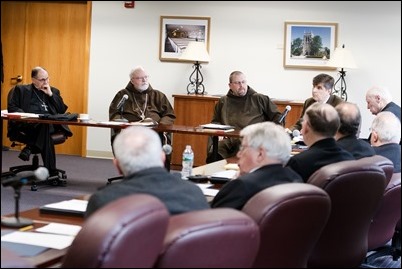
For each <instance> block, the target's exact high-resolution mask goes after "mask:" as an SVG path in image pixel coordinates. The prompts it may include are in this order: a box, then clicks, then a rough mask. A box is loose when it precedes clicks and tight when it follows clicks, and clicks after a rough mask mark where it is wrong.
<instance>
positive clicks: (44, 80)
mask: <svg viewBox="0 0 402 269" xmlns="http://www.w3.org/2000/svg"><path fill="white" fill-rule="evenodd" d="M34 79H36V80H38V81H40V82H42V83H45V82H46V81H48V80H49V77H47V78H41V79H39V78H34Z"/></svg>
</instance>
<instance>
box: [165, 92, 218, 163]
mask: <svg viewBox="0 0 402 269" xmlns="http://www.w3.org/2000/svg"><path fill="white" fill-rule="evenodd" d="M173 98H174V111H175V114H176V117H177V118H176V120H175V124H178V125H188V126H198V125H200V124H205V123H209V122H211V119H212V115H213V114H214V107H215V104H216V102H218V100H219V98H220V97H218V96H210V95H194V94H189V95H187V94H183V95H182V94H175V95H173ZM207 142H208V137H207V136H201V135H184V134H173V152H172V161H171V162H172V166H181V158H182V153H183V150H184V148H185V147H186V145H191V147H192V148H193V151H194V166H200V165H204V164H205V163H206V162H205V160H206V158H207Z"/></svg>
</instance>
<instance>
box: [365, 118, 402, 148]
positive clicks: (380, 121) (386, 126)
mask: <svg viewBox="0 0 402 269" xmlns="http://www.w3.org/2000/svg"><path fill="white" fill-rule="evenodd" d="M371 131H375V132H376V133H377V135H378V139H379V141H380V142H381V143H382V144H388V143H399V141H400V140H401V122H400V121H399V119H398V117H397V116H395V114H394V113H392V112H389V111H383V112H380V113H378V114H377V116H376V117H375V118H374V120H373V123H372V124H371Z"/></svg>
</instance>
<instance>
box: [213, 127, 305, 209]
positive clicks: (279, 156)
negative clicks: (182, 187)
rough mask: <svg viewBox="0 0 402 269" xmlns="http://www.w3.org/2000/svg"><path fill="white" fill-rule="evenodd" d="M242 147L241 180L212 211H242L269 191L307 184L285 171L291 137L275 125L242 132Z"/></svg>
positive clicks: (232, 183)
mask: <svg viewBox="0 0 402 269" xmlns="http://www.w3.org/2000/svg"><path fill="white" fill-rule="evenodd" d="M240 135H241V136H242V144H241V146H240V150H239V151H238V153H237V157H238V158H239V161H238V165H239V169H240V176H239V177H238V178H237V179H233V180H231V181H229V182H228V183H226V184H225V185H224V186H223V187H222V188H221V190H220V191H219V192H218V194H217V195H216V196H215V198H214V199H213V200H212V203H211V207H231V208H235V209H239V210H241V209H242V208H243V206H244V205H245V204H246V202H247V201H248V200H249V199H250V198H251V197H252V196H254V195H255V194H256V193H258V192H260V191H262V190H264V189H265V188H268V187H271V186H274V185H278V184H283V183H291V182H303V180H302V178H301V177H300V175H299V174H297V173H296V172H295V171H293V170H292V169H290V168H288V167H283V165H284V164H286V162H287V161H288V160H289V157H290V153H291V143H290V137H289V135H288V134H287V133H286V132H285V129H284V128H283V127H282V126H280V125H276V124H275V123H273V122H263V123H256V124H252V125H249V126H247V127H246V128H244V129H243V130H241V132H240Z"/></svg>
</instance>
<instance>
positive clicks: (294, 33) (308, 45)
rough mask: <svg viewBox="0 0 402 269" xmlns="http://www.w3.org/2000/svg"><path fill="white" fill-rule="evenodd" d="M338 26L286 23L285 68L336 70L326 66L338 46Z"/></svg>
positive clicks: (322, 23)
mask: <svg viewBox="0 0 402 269" xmlns="http://www.w3.org/2000/svg"><path fill="white" fill-rule="evenodd" d="M337 37H338V24H337V23H329V22H285V41H284V54H283V66H284V67H285V68H307V69H332V70H333V69H335V68H334V67H329V66H326V65H327V62H328V60H329V59H330V58H331V53H333V52H334V51H335V47H336V46H337Z"/></svg>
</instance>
